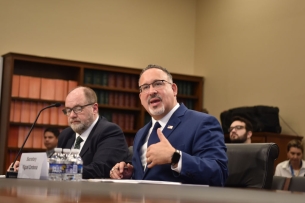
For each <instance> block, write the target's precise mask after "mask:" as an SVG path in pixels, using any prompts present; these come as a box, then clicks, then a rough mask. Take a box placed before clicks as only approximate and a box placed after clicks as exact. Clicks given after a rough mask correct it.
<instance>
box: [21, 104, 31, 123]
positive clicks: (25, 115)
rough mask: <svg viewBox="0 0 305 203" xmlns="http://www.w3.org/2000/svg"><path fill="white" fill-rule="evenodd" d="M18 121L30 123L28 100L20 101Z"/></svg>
mask: <svg viewBox="0 0 305 203" xmlns="http://www.w3.org/2000/svg"><path fill="white" fill-rule="evenodd" d="M20 122H21V123H30V102H28V101H21V114H20Z"/></svg>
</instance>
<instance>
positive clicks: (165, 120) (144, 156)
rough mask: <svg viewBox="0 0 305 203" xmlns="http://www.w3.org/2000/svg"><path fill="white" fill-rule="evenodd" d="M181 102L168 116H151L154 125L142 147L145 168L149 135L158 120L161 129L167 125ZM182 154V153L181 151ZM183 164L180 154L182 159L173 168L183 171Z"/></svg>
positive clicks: (142, 159) (142, 160)
mask: <svg viewBox="0 0 305 203" xmlns="http://www.w3.org/2000/svg"><path fill="white" fill-rule="evenodd" d="M179 106H180V104H179V103H177V104H176V106H175V107H174V108H173V109H172V110H171V111H170V112H168V114H166V116H164V117H163V118H162V119H160V120H158V121H157V120H155V119H154V118H151V120H152V125H151V128H150V129H149V131H148V134H147V136H146V138H145V142H144V144H143V146H142V147H141V154H142V155H141V162H142V166H143V168H144V170H145V169H146V165H147V162H146V161H147V158H146V152H147V142H148V139H149V136H150V134H151V131H152V129H153V127H154V125H155V123H156V122H159V124H160V125H161V127H160V128H161V131H162V130H163V129H164V127H165V126H166V124H167V122H168V121H169V119H170V118H171V116H172V115H173V113H174V112H175V111H176V110H177V109H178V108H179ZM180 155H181V152H180ZM181 165H182V156H180V160H179V162H178V166H177V168H173V167H172V170H174V171H176V172H178V173H180V171H181Z"/></svg>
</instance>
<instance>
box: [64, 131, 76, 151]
mask: <svg viewBox="0 0 305 203" xmlns="http://www.w3.org/2000/svg"><path fill="white" fill-rule="evenodd" d="M74 142H75V132H73V133H72V136H70V138H69V139H68V141H67V145H66V146H67V148H69V149H71V148H72V147H73V144H74Z"/></svg>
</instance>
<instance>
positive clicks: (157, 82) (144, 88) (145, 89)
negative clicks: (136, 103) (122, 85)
mask: <svg viewBox="0 0 305 203" xmlns="http://www.w3.org/2000/svg"><path fill="white" fill-rule="evenodd" d="M164 82H167V83H168V84H172V83H170V82H168V81H166V80H155V81H154V82H153V83H151V84H144V85H141V86H140V87H139V89H140V92H144V93H147V92H148V91H149V89H150V85H151V86H152V87H153V88H154V89H155V90H156V89H160V88H162V87H163V86H164Z"/></svg>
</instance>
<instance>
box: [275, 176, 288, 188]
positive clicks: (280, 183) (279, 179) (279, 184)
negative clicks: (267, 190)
mask: <svg viewBox="0 0 305 203" xmlns="http://www.w3.org/2000/svg"><path fill="white" fill-rule="evenodd" d="M290 179H291V178H286V177H283V176H273V180H272V186H271V190H288V187H289V184H290Z"/></svg>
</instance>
